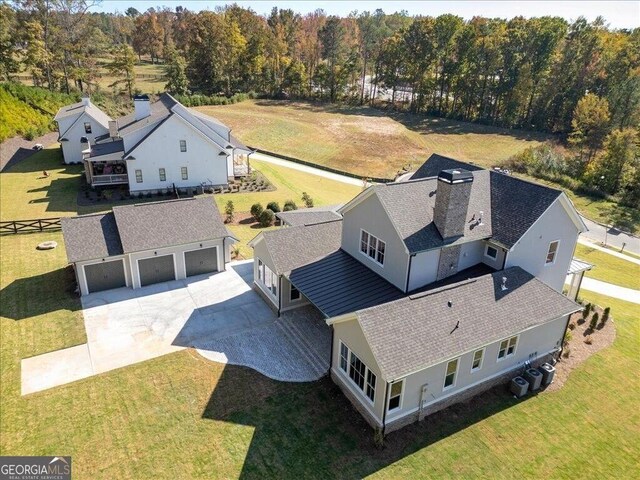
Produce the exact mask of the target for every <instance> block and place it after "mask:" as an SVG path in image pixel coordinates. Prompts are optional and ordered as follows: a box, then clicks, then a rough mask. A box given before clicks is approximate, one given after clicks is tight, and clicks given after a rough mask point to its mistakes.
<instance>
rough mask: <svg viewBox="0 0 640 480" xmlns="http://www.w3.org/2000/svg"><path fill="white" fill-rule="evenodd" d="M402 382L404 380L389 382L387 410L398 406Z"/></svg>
mask: <svg viewBox="0 0 640 480" xmlns="http://www.w3.org/2000/svg"><path fill="white" fill-rule="evenodd" d="M403 382H404V380H400V381H399V382H394V383H392V384H391V392H389V408H388V410H389V411H391V410H395V409H396V408H400V400H401V399H402V386H403V385H402V384H403Z"/></svg>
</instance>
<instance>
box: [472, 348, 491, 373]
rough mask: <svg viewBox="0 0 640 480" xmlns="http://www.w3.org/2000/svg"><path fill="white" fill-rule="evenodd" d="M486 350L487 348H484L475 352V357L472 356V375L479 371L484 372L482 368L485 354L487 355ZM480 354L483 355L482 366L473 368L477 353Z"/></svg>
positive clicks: (481, 358) (481, 357)
mask: <svg viewBox="0 0 640 480" xmlns="http://www.w3.org/2000/svg"><path fill="white" fill-rule="evenodd" d="M486 350H487V347H482V348H479V349H478V350H476V351H474V352H473V355H472V356H471V370H470V371H471V373H475V372H477V371H478V370H482V366H483V365H484V357H485V354H486V353H487V352H486ZM478 352H482V355H481V356H480V364H479V365H478V366H477V367H476V368H473V362H474V361H475V358H476V353H478Z"/></svg>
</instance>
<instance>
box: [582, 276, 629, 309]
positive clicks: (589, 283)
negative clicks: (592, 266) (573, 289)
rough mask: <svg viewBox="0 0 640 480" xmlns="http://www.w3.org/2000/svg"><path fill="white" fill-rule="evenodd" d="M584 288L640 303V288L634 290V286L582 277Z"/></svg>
mask: <svg viewBox="0 0 640 480" xmlns="http://www.w3.org/2000/svg"><path fill="white" fill-rule="evenodd" d="M580 288H581V289H583V290H590V291H592V292H596V293H601V294H602V295H607V296H608V297H613V298H618V299H620V300H625V301H627V302H632V303H638V304H640V290H634V289H632V288H626V287H619V286H618V285H612V284H611V283H607V282H601V281H600V280H595V279H593V278H587V277H584V278H583V279H582V285H581V286H580Z"/></svg>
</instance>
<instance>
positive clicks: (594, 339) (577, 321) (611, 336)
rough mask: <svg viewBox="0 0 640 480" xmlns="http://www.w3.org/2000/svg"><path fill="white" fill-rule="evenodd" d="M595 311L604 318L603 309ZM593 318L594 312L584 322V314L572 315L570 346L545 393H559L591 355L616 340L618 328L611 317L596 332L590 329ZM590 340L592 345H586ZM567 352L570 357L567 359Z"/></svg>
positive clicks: (597, 307)
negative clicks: (575, 370) (573, 372)
mask: <svg viewBox="0 0 640 480" xmlns="http://www.w3.org/2000/svg"><path fill="white" fill-rule="evenodd" d="M595 311H596V312H598V316H599V317H600V318H602V312H603V309H602V308H601V307H599V306H596V307H595ZM592 316H593V311H592V312H591V313H590V314H589V316H588V317H587V320H586V321H582V312H578V313H574V314H573V315H571V319H570V320H569V324H570V325H571V324H573V325H575V328H574V329H573V330H569V331H570V332H571V336H572V338H571V340H570V341H569V344H568V345H567V346H565V348H564V352H563V356H562V357H561V358H560V361H558V363H557V364H556V374H555V377H554V378H553V383H552V384H551V385H549V386H548V387H547V388H546V389H545V392H553V391H557V390H559V389H560V388H562V386H563V385H564V383H565V382H566V381H567V378H569V374H570V373H571V372H572V371H573V369H574V368H576V367H578V366H579V365H581V364H582V363H583V362H585V361H586V360H587V359H588V358H589V357H590V356H591V355H593V354H595V353H597V352H599V351H600V350H603V349H605V348H607V347H610V346H611V345H612V344H613V341H614V340H615V338H616V326H615V323H614V320H613V317H611V316H609V320H608V321H607V323H606V324H605V325H604V327H600V325H598V326H597V327H596V329H595V330H594V331H592V330H591V329H590V328H589V321H590V320H591V317H592ZM587 338H590V340H591V345H589V344H587V343H585V340H586V339H587ZM567 350H568V351H569V356H568V357H565V356H564V355H565V354H566V352H567Z"/></svg>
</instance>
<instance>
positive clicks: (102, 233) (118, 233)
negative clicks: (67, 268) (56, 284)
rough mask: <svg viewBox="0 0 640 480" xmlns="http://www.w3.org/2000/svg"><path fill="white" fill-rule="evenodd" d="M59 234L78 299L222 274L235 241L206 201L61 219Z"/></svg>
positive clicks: (129, 207) (150, 205)
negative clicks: (123, 289) (75, 284)
mask: <svg viewBox="0 0 640 480" xmlns="http://www.w3.org/2000/svg"><path fill="white" fill-rule="evenodd" d="M62 234H63V236H64V243H65V248H66V251H67V258H68V260H69V263H71V264H73V266H74V270H75V274H76V280H77V283H78V287H79V289H80V293H81V294H82V295H87V294H89V293H94V292H99V291H102V290H109V289H113V288H120V287H131V288H140V287H143V286H145V285H151V284H153V283H160V282H166V281H171V280H179V279H183V278H187V277H191V276H194V275H202V274H208V273H215V272H218V271H223V270H224V269H225V264H226V263H228V262H229V261H230V253H229V246H230V245H231V244H232V243H235V242H236V239H235V238H234V237H233V235H232V234H231V233H230V232H229V231H228V230H227V228H226V227H225V225H224V222H223V221H222V217H221V216H220V212H219V211H218V208H217V207H216V204H215V202H214V201H213V200H212V199H211V198H207V197H199V198H189V199H183V200H173V201H166V202H153V203H142V204H138V205H127V206H122V207H114V208H113V212H109V213H100V214H95V215H80V216H77V217H66V218H63V219H62Z"/></svg>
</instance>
